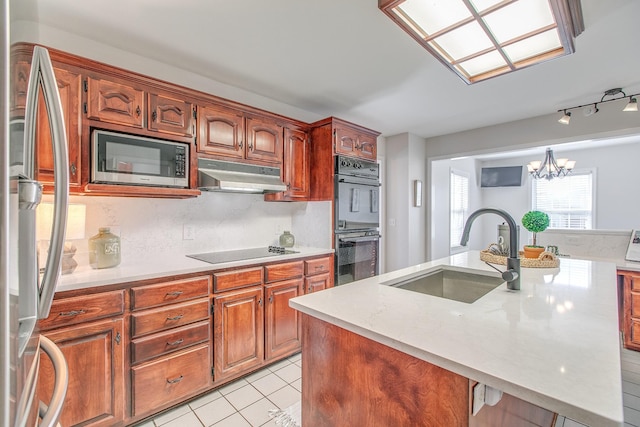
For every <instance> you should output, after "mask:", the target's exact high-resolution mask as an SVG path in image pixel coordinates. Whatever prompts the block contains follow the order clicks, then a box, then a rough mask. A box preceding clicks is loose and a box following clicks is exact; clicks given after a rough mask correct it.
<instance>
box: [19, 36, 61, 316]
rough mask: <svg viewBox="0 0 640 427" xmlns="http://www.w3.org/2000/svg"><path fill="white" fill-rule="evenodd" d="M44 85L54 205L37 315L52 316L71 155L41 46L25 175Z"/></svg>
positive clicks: (32, 86) (30, 102) (29, 111)
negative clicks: (53, 178) (51, 158)
mask: <svg viewBox="0 0 640 427" xmlns="http://www.w3.org/2000/svg"><path fill="white" fill-rule="evenodd" d="M40 85H42V89H43V92H42V94H43V97H44V101H45V106H46V110H47V115H48V117H49V123H50V126H51V140H52V145H53V163H54V169H53V174H54V177H55V186H54V207H53V225H52V227H51V239H50V243H49V256H48V257H47V263H46V265H45V270H44V276H43V278H42V283H41V285H40V300H39V302H38V316H39V318H41V319H44V318H46V317H47V316H48V315H49V310H50V309H51V302H52V300H53V294H54V293H55V288H56V284H57V282H58V279H59V277H60V268H61V262H62V254H63V252H64V241H65V232H66V228H67V206H68V202H69V154H68V149H67V136H66V130H65V127H64V118H63V113H62V102H61V101H60V94H59V93H58V85H57V82H56V76H55V74H54V72H53V65H52V64H51V58H49V52H48V51H47V50H46V49H45V48H43V47H40V46H35V47H34V48H33V62H32V64H31V74H30V76H29V86H28V87H29V90H28V92H27V103H26V109H25V110H26V111H25V153H29V155H28V157H27V156H26V155H25V165H24V168H25V169H24V170H25V174H26V175H27V176H29V177H33V176H34V169H35V162H34V153H35V147H36V145H35V126H36V115H37V110H38V108H37V106H38V93H39V89H40Z"/></svg>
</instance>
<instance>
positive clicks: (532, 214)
mask: <svg viewBox="0 0 640 427" xmlns="http://www.w3.org/2000/svg"><path fill="white" fill-rule="evenodd" d="M522 225H523V226H524V228H526V229H527V230H529V231H530V232H532V233H533V245H525V246H524V257H525V258H538V256H540V254H541V253H542V252H543V251H544V246H538V241H537V234H538V233H541V232H543V231H544V230H546V229H547V227H548V226H549V215H547V214H546V213H544V212H540V211H529V212H527V213H526V214H524V216H523V217H522Z"/></svg>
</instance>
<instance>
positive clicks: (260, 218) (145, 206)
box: [38, 192, 331, 265]
mask: <svg viewBox="0 0 640 427" xmlns="http://www.w3.org/2000/svg"><path fill="white" fill-rule="evenodd" d="M44 199H45V201H50V198H48V197H45V198H44ZM70 202H71V203H81V204H84V205H86V225H85V239H84V240H77V241H75V242H74V243H75V245H76V247H77V248H78V251H77V254H76V260H78V262H79V263H80V264H81V265H82V264H83V263H87V262H88V253H87V251H88V245H87V241H88V239H89V238H90V237H91V236H93V235H95V234H97V232H98V228H99V227H110V228H111V229H112V232H114V234H118V235H120V238H121V246H122V258H123V262H124V260H125V259H126V260H129V261H131V260H135V259H144V258H145V257H148V256H153V254H166V253H175V254H176V255H180V256H182V255H184V254H190V253H199V252H209V251H222V250H233V249H243V248H251V247H265V246H268V245H274V244H277V243H278V237H279V235H280V234H282V232H283V231H284V230H289V231H291V233H292V234H294V236H295V238H296V246H309V247H319V248H330V247H331V204H330V203H329V202H292V203H283V202H265V201H264V198H263V196H262V195H254V194H232V193H207V192H205V193H203V194H202V195H201V196H199V197H197V198H193V199H159V198H124V197H101V196H86V197H85V196H71V197H70ZM38 238H39V239H40V238H42V236H38ZM45 238H46V237H45Z"/></svg>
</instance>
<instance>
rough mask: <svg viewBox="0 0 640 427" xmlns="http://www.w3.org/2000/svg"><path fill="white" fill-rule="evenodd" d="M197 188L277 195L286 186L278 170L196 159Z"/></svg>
mask: <svg viewBox="0 0 640 427" xmlns="http://www.w3.org/2000/svg"><path fill="white" fill-rule="evenodd" d="M198 187H199V188H200V190H203V191H222V192H228V193H278V192H281V191H285V190H286V189H287V186H286V185H284V183H283V182H282V180H281V179H280V168H276V167H268V166H257V165H249V164H246V163H233V162H223V161H219V160H209V159H198Z"/></svg>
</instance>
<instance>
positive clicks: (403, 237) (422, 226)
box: [383, 134, 427, 271]
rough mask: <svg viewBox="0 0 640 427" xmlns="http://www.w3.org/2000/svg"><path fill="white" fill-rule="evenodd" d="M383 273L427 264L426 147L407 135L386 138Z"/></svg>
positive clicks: (416, 138) (419, 140) (422, 141)
mask: <svg viewBox="0 0 640 427" xmlns="http://www.w3.org/2000/svg"><path fill="white" fill-rule="evenodd" d="M385 144H386V150H385V151H386V156H385V158H386V165H385V166H386V167H385V169H386V182H384V183H383V186H384V187H386V191H385V197H386V212H385V217H386V224H385V234H384V239H385V245H386V247H385V248H386V269H387V271H393V270H397V269H399V268H403V267H407V266H409V265H414V264H419V263H421V262H424V261H426V256H427V254H426V248H427V239H426V230H427V225H426V212H427V203H426V190H425V187H426V186H427V180H426V177H427V174H426V146H425V144H424V139H422V138H419V137H416V136H415V135H410V134H401V135H396V136H392V137H387V138H386V142H385ZM414 180H420V181H422V185H423V194H422V198H423V202H422V206H420V207H416V206H414V200H413V182H414Z"/></svg>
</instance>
